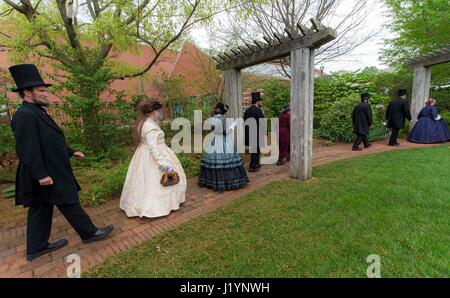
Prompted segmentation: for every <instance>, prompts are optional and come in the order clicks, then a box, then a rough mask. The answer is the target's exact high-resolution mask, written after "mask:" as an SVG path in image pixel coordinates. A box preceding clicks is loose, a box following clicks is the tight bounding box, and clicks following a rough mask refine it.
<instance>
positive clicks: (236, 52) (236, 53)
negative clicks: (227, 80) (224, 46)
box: [230, 49, 241, 58]
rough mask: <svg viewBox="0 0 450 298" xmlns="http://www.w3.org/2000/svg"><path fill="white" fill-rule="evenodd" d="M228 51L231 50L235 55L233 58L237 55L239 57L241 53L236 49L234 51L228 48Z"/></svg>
mask: <svg viewBox="0 0 450 298" xmlns="http://www.w3.org/2000/svg"><path fill="white" fill-rule="evenodd" d="M230 52H232V53H233V54H234V55H235V56H236V57H234V58H237V57H239V56H240V55H241V53H239V52H238V51H236V50H235V49H230Z"/></svg>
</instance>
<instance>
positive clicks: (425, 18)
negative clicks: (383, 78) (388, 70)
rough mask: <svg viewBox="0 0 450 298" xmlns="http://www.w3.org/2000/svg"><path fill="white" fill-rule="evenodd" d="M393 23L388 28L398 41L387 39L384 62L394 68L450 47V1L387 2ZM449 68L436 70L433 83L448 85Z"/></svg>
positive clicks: (399, 67) (388, 0) (439, 67)
mask: <svg viewBox="0 0 450 298" xmlns="http://www.w3.org/2000/svg"><path fill="white" fill-rule="evenodd" d="M385 3H386V5H387V7H388V8H389V14H390V17H391V18H392V22H391V23H390V24H388V27H389V28H390V29H391V31H392V32H394V33H395V37H393V38H388V39H385V44H386V46H387V47H386V48H385V49H384V50H383V56H382V59H383V60H384V62H385V63H386V64H388V65H390V66H392V67H394V68H397V69H401V68H405V62H406V61H407V60H408V59H411V58H413V57H415V56H418V55H423V54H426V53H428V52H430V51H433V50H437V49H439V48H442V47H446V46H448V45H449V41H450V30H448V28H449V27H450V18H449V15H450V2H449V1H448V0H422V1H417V0H385ZM449 74H450V70H449V67H448V65H439V66H436V67H434V68H433V78H432V80H433V82H435V83H448V80H449Z"/></svg>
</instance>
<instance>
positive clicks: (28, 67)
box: [9, 64, 52, 92]
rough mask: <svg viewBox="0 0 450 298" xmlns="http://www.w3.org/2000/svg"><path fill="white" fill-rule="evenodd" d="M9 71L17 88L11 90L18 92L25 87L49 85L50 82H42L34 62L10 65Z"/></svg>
mask: <svg viewBox="0 0 450 298" xmlns="http://www.w3.org/2000/svg"><path fill="white" fill-rule="evenodd" d="M9 72H10V73H11V76H12V77H13V79H14V82H15V83H16V86H17V89H14V90H11V91H12V92H19V91H21V90H23V89H25V88H31V87H37V86H45V87H49V86H51V85H52V84H46V83H44V80H42V77H41V75H40V74H39V71H38V69H37V68H36V66H35V65H34V64H18V65H14V66H11V67H10V68H9Z"/></svg>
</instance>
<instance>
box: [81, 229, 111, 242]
mask: <svg viewBox="0 0 450 298" xmlns="http://www.w3.org/2000/svg"><path fill="white" fill-rule="evenodd" d="M113 229H114V226H113V225H110V226H107V227H106V228H100V229H97V232H95V234H94V236H92V237H89V238H87V239H83V243H91V242H94V241H99V240H103V239H105V238H106V236H108V235H109V233H111V232H112V230H113Z"/></svg>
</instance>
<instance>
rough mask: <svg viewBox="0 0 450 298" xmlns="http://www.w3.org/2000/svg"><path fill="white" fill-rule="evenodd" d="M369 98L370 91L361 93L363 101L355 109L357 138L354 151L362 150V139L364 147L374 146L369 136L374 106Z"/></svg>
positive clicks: (354, 123)
mask: <svg viewBox="0 0 450 298" xmlns="http://www.w3.org/2000/svg"><path fill="white" fill-rule="evenodd" d="M369 98H370V94H369V93H366V92H365V93H363V94H361V103H359V104H357V105H356V106H355V108H354V109H353V113H352V121H353V132H354V133H355V134H356V139H355V142H354V143H353V148H352V150H353V151H358V150H362V149H361V148H360V147H359V145H360V144H361V141H362V142H363V143H364V148H368V147H370V146H372V144H370V143H369V140H368V138H367V136H368V135H369V128H370V127H372V108H371V107H370V105H369Z"/></svg>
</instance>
